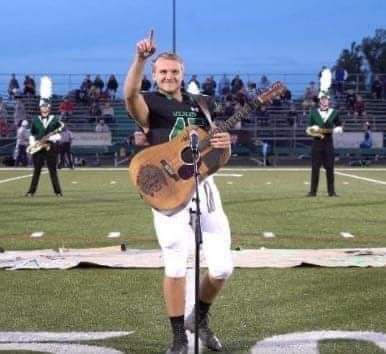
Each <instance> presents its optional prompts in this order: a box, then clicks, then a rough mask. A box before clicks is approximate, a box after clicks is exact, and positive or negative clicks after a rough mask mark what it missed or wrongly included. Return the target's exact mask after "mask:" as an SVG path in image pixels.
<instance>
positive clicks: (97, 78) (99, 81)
mask: <svg viewBox="0 0 386 354" xmlns="http://www.w3.org/2000/svg"><path fill="white" fill-rule="evenodd" d="M93 85H94V86H95V87H96V88H98V89H99V92H102V91H103V88H104V87H105V83H104V82H103V80H102V79H101V77H100V75H97V76H95V80H94V82H93Z"/></svg>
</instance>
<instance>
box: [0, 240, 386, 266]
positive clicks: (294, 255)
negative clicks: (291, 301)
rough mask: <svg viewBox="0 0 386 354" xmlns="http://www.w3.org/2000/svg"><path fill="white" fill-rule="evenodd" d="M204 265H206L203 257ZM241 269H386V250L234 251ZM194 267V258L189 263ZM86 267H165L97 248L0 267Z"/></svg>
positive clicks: (157, 257) (0, 257)
mask: <svg viewBox="0 0 386 354" xmlns="http://www.w3.org/2000/svg"><path fill="white" fill-rule="evenodd" d="M201 260H202V266H205V264H206V263H205V259H204V255H203V254H201ZM233 260H234V265H235V266H236V267H239V268H291V267H298V266H301V265H313V266H320V267H385V266H386V248H353V249H319V250H304V249H303V250H302V249H246V250H241V251H233ZM189 263H190V265H192V264H193V256H191V257H190V260H189ZM82 265H95V266H103V267H110V268H161V267H162V266H163V261H162V255H161V252H160V251H159V250H139V249H127V250H125V251H121V247H120V246H113V247H104V248H93V249H59V250H57V251H55V250H34V251H5V252H4V253H0V268H3V269H8V270H16V269H70V268H74V267H78V266H82Z"/></svg>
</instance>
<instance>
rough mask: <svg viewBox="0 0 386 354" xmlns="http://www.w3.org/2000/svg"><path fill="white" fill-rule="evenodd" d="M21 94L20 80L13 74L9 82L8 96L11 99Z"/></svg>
mask: <svg viewBox="0 0 386 354" xmlns="http://www.w3.org/2000/svg"><path fill="white" fill-rule="evenodd" d="M19 95H20V86H19V81H17V79H16V75H15V74H12V75H11V80H9V84H8V96H9V98H10V99H11V100H13V99H15V97H17V96H19Z"/></svg>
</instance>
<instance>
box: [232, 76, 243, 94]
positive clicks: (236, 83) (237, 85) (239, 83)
mask: <svg viewBox="0 0 386 354" xmlns="http://www.w3.org/2000/svg"><path fill="white" fill-rule="evenodd" d="M243 88H244V82H243V80H241V78H240V75H239V74H237V75H236V76H235V77H234V78H233V79H232V81H231V92H232V93H233V94H236V93H237V92H239V91H240V90H242V89H243Z"/></svg>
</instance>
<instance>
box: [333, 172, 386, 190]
mask: <svg viewBox="0 0 386 354" xmlns="http://www.w3.org/2000/svg"><path fill="white" fill-rule="evenodd" d="M362 171H363V170H362ZM366 171H367V170H366ZM335 174H336V175H339V176H344V177H350V178H354V179H359V180H362V181H366V182H372V183H377V184H384V185H385V186H386V181H380V180H378V179H373V178H367V177H361V176H357V175H352V174H349V173H342V172H336V171H335Z"/></svg>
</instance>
